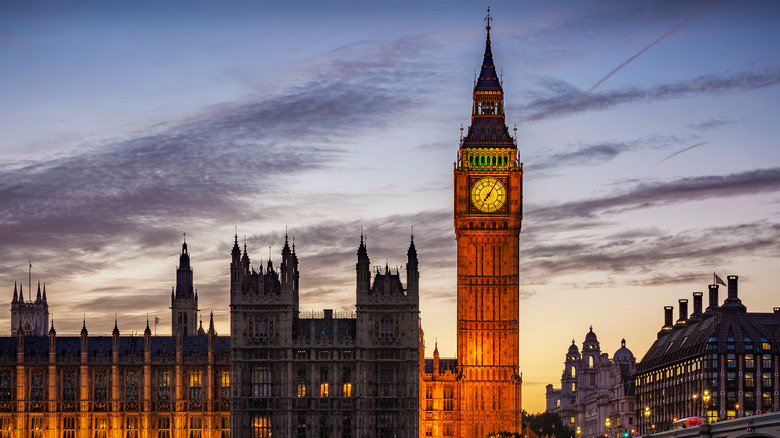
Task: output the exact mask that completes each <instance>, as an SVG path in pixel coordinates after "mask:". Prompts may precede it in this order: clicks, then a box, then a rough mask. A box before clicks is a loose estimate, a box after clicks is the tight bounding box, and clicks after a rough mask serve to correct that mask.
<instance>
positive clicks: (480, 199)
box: [471, 177, 506, 213]
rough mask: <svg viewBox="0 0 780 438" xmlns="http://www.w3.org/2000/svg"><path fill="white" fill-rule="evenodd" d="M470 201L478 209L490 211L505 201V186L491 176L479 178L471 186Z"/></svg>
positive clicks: (498, 207) (496, 208)
mask: <svg viewBox="0 0 780 438" xmlns="http://www.w3.org/2000/svg"><path fill="white" fill-rule="evenodd" d="M471 202H472V203H473V204H474V206H475V207H477V208H478V209H479V210H480V211H484V212H485V213H492V212H494V211H496V210H498V209H500V208H501V207H503V205H504V202H506V187H504V184H502V183H501V181H499V180H497V179H496V178H493V177H487V178H482V179H479V180H477V182H476V183H474V185H473V186H471Z"/></svg>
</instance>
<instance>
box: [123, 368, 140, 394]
mask: <svg viewBox="0 0 780 438" xmlns="http://www.w3.org/2000/svg"><path fill="white" fill-rule="evenodd" d="M138 381H139V379H138V371H137V370H131V371H128V372H127V374H125V399H126V400H127V401H136V400H138Z"/></svg>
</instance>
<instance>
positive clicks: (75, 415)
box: [0, 236, 419, 438]
mask: <svg viewBox="0 0 780 438" xmlns="http://www.w3.org/2000/svg"><path fill="white" fill-rule="evenodd" d="M232 255H233V260H232V262H231V268H230V278H231V283H230V306H231V333H232V335H231V336H229V337H228V336H218V335H217V333H216V331H215V330H214V321H213V316H212V318H211V319H210V321H209V328H208V331H204V330H203V326H202V324H201V327H200V328H199V329H198V330H195V321H196V320H197V312H198V308H197V291H195V289H194V288H193V275H192V269H191V267H190V256H189V253H188V252H187V245H186V243H184V245H183V246H182V252H181V256H180V259H179V268H178V269H177V274H176V287H175V289H174V290H173V291H172V292H171V309H172V317H173V319H172V326H171V329H172V331H173V332H174V333H175V334H174V335H173V336H152V332H151V330H150V328H149V324H148V322H147V326H146V330H145V331H144V334H143V336H121V335H120V332H119V328H118V326H117V324H115V326H114V330H113V333H112V334H111V335H110V336H102V335H97V336H95V335H92V336H90V335H89V333H88V331H87V328H86V321H85V323H84V326H83V327H82V330H81V334H80V335H78V336H62V335H60V336H58V335H57V333H56V331H55V329H54V326H53V325H52V326H51V327H50V329H49V331H48V334H45V333H40V330H39V328H40V326H41V322H42V323H46V324H48V323H47V322H46V321H48V317H49V315H48V310H47V307H44V306H43V305H42V304H44V303H45V302H46V299H45V292H44V293H43V295H41V294H40V293H39V295H38V299H37V300H36V301H27V300H25V299H24V295H23V293H17V291H16V289H15V290H14V297H13V301H12V307H11V312H12V320H13V321H18V322H17V324H18V328H17V329H16V330H15V331H14V333H15V334H14V336H12V337H6V338H0V438H22V437H25V438H26V437H32V438H55V437H56V438H60V437H63V438H109V437H112V438H119V437H122V438H217V437H218V438H229V437H230V436H231V434H232V436H233V437H252V438H260V437H271V436H274V437H309V438H311V437H408V438H413V437H416V436H417V434H418V428H417V424H418V418H417V415H418V404H417V394H418V363H419V350H418V339H417V333H418V328H419V271H418V261H417V251H416V249H415V246H414V238H412V242H411V244H410V245H409V249H408V253H407V257H408V260H407V265H406V281H407V287H406V288H404V287H403V285H402V283H401V279H400V275H399V272H398V270H391V269H389V268H388V267H385V269H384V270H376V272H374V273H373V282H372V281H371V280H372V272H371V268H370V261H369V258H368V251H367V249H366V245H365V243H364V242H363V238H362V236H361V243H360V247H359V248H358V260H357V265H356V271H357V312H344V313H340V312H333V311H332V310H327V309H326V310H325V311H323V312H321V313H319V314H316V315H315V314H310V313H303V312H300V311H299V310H298V260H297V257H296V255H295V250H294V248H292V249H291V248H290V246H289V245H288V244H287V240H286V239H285V245H284V248H283V250H282V263H281V265H280V266H279V268H278V269H276V268H274V266H273V265H272V263H271V262H270V261H269V262H268V264H267V266H266V267H265V269H263V268H260V269H259V270H254V269H252V268H251V265H250V262H249V256H248V255H247V252H246V248H245V249H244V253H243V254H241V251H240V249H239V247H238V241H237V240H236V243H235V245H234V247H233V253H232ZM33 311H35V312H38V313H35V314H31V312H33Z"/></svg>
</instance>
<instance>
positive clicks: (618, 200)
mask: <svg viewBox="0 0 780 438" xmlns="http://www.w3.org/2000/svg"><path fill="white" fill-rule="evenodd" d="M776 191H780V167H774V168H769V169H757V170H751V171H745V172H741V173H734V174H730V175H710V176H699V177H687V178H681V179H678V180H674V181H669V182H648V183H640V184H637V185H635V186H634V187H633V188H631V189H630V190H628V191H626V192H624V193H621V194H617V195H613V196H606V197H602V198H594V199H585V200H581V201H575V202H570V203H565V204H561V205H556V206H550V207H539V208H535V209H533V210H532V211H529V212H528V213H527V214H528V215H533V216H534V217H535V218H536V220H560V219H561V218H573V217H580V218H582V217H592V216H603V215H609V214H615V213H619V212H623V211H627V210H635V209H639V208H648V207H654V206H661V205H670V204H676V203H680V202H684V201H691V200H700V199H708V198H715V197H728V196H740V195H751V194H755V193H759V192H776Z"/></svg>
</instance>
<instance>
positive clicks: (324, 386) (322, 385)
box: [320, 383, 329, 397]
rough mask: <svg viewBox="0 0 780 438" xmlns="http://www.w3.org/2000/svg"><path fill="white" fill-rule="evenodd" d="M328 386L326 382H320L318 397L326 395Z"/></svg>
mask: <svg viewBox="0 0 780 438" xmlns="http://www.w3.org/2000/svg"><path fill="white" fill-rule="evenodd" d="M328 394H329V387H328V384H327V383H320V397H328Z"/></svg>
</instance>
